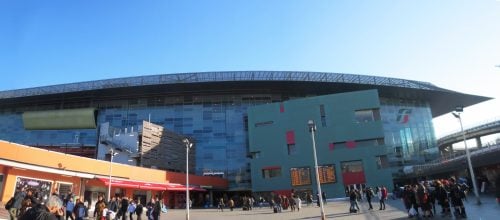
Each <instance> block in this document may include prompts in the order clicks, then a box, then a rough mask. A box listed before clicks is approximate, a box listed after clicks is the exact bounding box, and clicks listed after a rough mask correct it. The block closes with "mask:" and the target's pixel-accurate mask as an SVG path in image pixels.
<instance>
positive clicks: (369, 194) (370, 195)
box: [365, 187, 373, 210]
mask: <svg viewBox="0 0 500 220" xmlns="http://www.w3.org/2000/svg"><path fill="white" fill-rule="evenodd" d="M365 191H366V192H365V194H366V201H368V207H369V208H368V210H372V209H373V206H372V198H373V190H372V188H371V187H368V188H366V190H365Z"/></svg>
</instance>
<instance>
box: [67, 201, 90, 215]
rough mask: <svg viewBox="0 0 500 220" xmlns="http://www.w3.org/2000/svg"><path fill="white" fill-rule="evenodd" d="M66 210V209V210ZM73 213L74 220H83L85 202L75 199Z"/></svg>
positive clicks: (85, 209) (85, 210)
mask: <svg viewBox="0 0 500 220" xmlns="http://www.w3.org/2000/svg"><path fill="white" fill-rule="evenodd" d="M66 211H67V210H66ZM72 211H73V214H74V215H75V219H76V220H83V218H85V213H86V212H87V208H86V207H85V204H84V203H83V202H82V201H81V199H79V198H78V199H76V205H75V208H73V210H72Z"/></svg>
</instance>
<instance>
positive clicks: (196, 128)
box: [98, 103, 251, 190]
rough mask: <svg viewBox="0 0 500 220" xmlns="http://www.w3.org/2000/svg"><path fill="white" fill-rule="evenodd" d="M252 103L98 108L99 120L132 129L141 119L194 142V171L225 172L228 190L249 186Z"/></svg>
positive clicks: (200, 172)
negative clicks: (248, 117)
mask: <svg viewBox="0 0 500 220" xmlns="http://www.w3.org/2000/svg"><path fill="white" fill-rule="evenodd" d="M250 105H251V104H234V103H217V104H207V103H204V104H185V105H169V106H154V107H129V108H107V109H100V110H99V116H98V123H99V124H100V123H104V122H109V123H110V124H111V126H113V127H117V128H125V127H127V128H128V129H131V127H134V130H136V129H137V128H138V126H140V125H142V121H143V120H145V121H147V120H149V119H150V120H151V123H154V124H158V125H161V126H163V127H165V128H167V129H169V130H172V131H174V132H176V133H179V134H183V135H187V136H190V137H193V138H194V139H195V141H196V145H195V147H196V174H198V175H203V173H204V172H224V173H225V177H226V178H227V179H228V180H229V184H230V185H229V187H230V188H231V189H244V190H249V189H250V187H251V186H250V171H249V159H248V158H247V133H246V128H245V126H246V124H245V117H246V109H247V107H248V106H250Z"/></svg>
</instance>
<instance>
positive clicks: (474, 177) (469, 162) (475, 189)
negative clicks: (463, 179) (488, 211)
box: [452, 107, 481, 205]
mask: <svg viewBox="0 0 500 220" xmlns="http://www.w3.org/2000/svg"><path fill="white" fill-rule="evenodd" d="M463 111H464V110H463V107H457V108H455V112H452V114H453V116H455V118H457V119H458V121H459V122H460V130H461V131H462V137H463V140H464V145H465V156H466V157H467V163H468V165H469V172H470V177H471V179H472V186H473V187H474V195H475V196H476V202H477V204H478V205H481V199H479V194H478V192H477V184H476V176H475V175H474V168H472V162H471V159H470V153H469V148H467V140H466V138H465V132H464V127H463V125H462V118H461V117H460V113H461V112H463Z"/></svg>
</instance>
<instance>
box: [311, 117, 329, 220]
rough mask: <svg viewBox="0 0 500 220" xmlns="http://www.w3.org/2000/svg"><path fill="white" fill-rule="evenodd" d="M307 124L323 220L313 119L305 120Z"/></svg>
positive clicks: (323, 213)
mask: <svg viewBox="0 0 500 220" xmlns="http://www.w3.org/2000/svg"><path fill="white" fill-rule="evenodd" d="M307 125H308V126H309V132H311V138H312V144H313V153H314V170H315V171H316V187H318V200H319V207H320V209H321V219H322V220H325V219H326V217H325V210H324V209H323V198H322V196H323V195H322V193H321V186H320V183H319V171H318V159H317V157H316V141H315V139H314V132H315V131H316V125H315V124H314V121H313V120H309V121H307Z"/></svg>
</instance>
